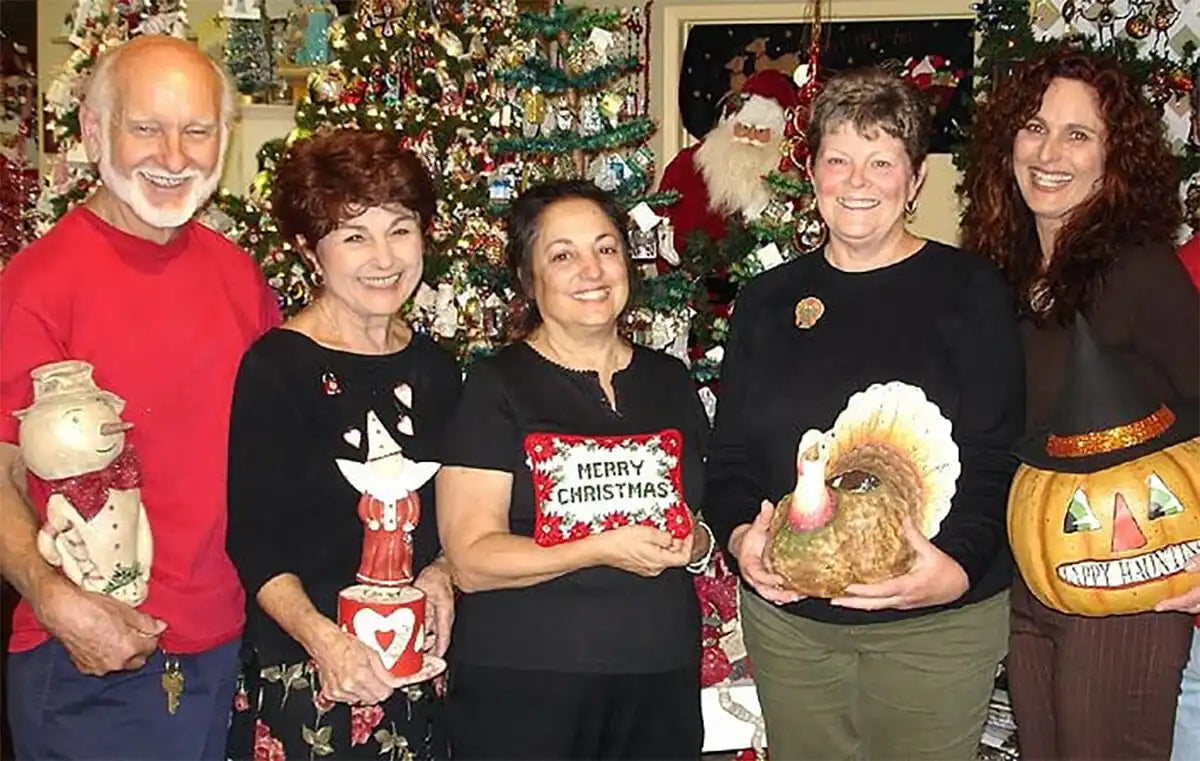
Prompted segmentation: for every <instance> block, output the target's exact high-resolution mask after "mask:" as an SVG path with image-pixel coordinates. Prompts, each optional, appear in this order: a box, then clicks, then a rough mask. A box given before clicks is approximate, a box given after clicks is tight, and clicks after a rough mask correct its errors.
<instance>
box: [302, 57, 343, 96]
mask: <svg viewBox="0 0 1200 761" xmlns="http://www.w3.org/2000/svg"><path fill="white" fill-rule="evenodd" d="M308 82H309V84H308V87H309V91H310V92H312V94H313V95H314V96H315V97H316V99H317V100H318V101H319V102H322V103H333V102H336V101H337V99H338V96H340V95H341V94H342V89H343V88H344V87H345V85H346V75H345V74H344V73H343V72H342V70H341V68H340V67H337V66H328V67H323V68H321V69H318V70H317V71H314V72H313V73H312V74H309V75H308Z"/></svg>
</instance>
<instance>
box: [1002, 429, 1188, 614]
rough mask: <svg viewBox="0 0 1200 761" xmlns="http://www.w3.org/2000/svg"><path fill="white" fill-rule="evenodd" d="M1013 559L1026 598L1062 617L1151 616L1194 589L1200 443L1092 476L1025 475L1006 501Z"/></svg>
mask: <svg viewBox="0 0 1200 761" xmlns="http://www.w3.org/2000/svg"><path fill="white" fill-rule="evenodd" d="M1008 530H1009V536H1010V537H1011V540H1012V549H1013V556H1014V557H1015V558H1016V561H1017V566H1018V567H1019V568H1020V569H1021V576H1022V578H1024V580H1025V584H1026V585H1027V586H1028V587H1029V589H1030V591H1032V592H1033V593H1034V595H1036V596H1037V598H1038V599H1039V600H1041V601H1042V603H1043V604H1045V605H1048V606H1049V607H1051V608H1054V609H1055V610H1060V611H1063V612H1066V613H1076V614H1080V615H1085V616H1106V615H1112V614H1116V613H1140V612H1142V611H1147V610H1152V609H1153V608H1154V605H1155V603H1157V602H1159V601H1161V600H1164V599H1166V598H1168V597H1174V596H1176V595H1180V594H1183V593H1184V592H1186V591H1188V590H1189V589H1191V588H1192V587H1193V586H1195V585H1196V584H1197V580H1196V579H1195V578H1194V577H1193V576H1192V575H1189V574H1187V573H1184V570H1183V567H1184V565H1185V564H1186V563H1187V561H1188V559H1189V558H1190V557H1191V556H1192V555H1195V554H1198V553H1200V439H1192V440H1190V441H1185V442H1183V443H1180V444H1176V445H1175V446H1172V447H1169V448H1167V449H1165V450H1163V451H1161V452H1154V453H1151V454H1148V455H1146V456H1145V457H1140V458H1138V459H1136V460H1134V461H1133V462H1129V463H1124V464H1122V465H1117V466H1114V467H1111V468H1106V469H1104V470H1101V471H1099V472H1097V473H1058V472H1054V471H1048V470H1041V469H1039V468H1033V467H1030V466H1028V465H1022V466H1021V467H1020V469H1018V470H1017V476H1016V478H1015V479H1014V480H1013V485H1012V489H1011V491H1010V492H1009V501H1008Z"/></svg>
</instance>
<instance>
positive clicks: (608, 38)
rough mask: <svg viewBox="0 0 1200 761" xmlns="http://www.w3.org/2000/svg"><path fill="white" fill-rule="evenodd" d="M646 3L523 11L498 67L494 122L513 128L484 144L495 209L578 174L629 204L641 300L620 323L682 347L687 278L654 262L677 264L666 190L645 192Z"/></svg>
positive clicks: (638, 334) (650, 159)
mask: <svg viewBox="0 0 1200 761" xmlns="http://www.w3.org/2000/svg"><path fill="white" fill-rule="evenodd" d="M647 31H648V19H647V16H646V9H644V8H641V7H631V8H625V9H620V10H616V9H606V10H601V9H592V8H583V7H575V6H568V5H566V4H564V3H562V2H556V3H554V4H553V5H552V7H551V8H550V10H549V11H548V12H547V13H544V14H539V13H523V14H521V17H520V20H519V22H518V24H517V33H518V35H519V37H520V38H521V40H522V42H521V43H520V44H519V46H518V49H519V52H520V57H519V59H518V60H517V61H515V62H514V64H513V65H511V66H509V67H508V68H506V69H504V70H502V71H500V72H498V73H497V75H496V79H497V80H498V82H500V83H501V84H502V85H503V87H504V99H503V103H504V105H503V106H502V107H501V109H500V111H499V112H497V113H496V114H494V115H493V118H492V122H493V125H494V126H497V127H500V128H502V129H503V130H505V131H509V132H514V134H510V135H509V136H507V137H503V138H499V139H493V140H492V141H491V142H490V148H491V153H492V155H493V156H494V157H495V161H496V166H495V167H494V168H493V170H492V174H491V182H490V185H489V202H490V204H491V207H492V210H493V211H494V212H495V213H500V212H502V211H503V207H504V204H505V203H506V202H507V201H508V200H509V199H510V198H511V197H513V196H514V195H515V194H517V193H518V192H520V191H522V190H524V189H525V188H527V187H529V186H530V185H533V184H536V183H538V182H542V181H544V180H547V179H549V178H551V177H555V178H562V177H583V178H586V179H589V180H591V181H592V182H594V183H595V184H596V185H597V186H599V187H600V188H602V189H604V190H607V191H610V192H612V193H613V194H614V195H615V196H616V197H617V199H618V201H619V202H620V204H621V205H622V206H623V207H624V208H625V209H627V210H630V211H631V212H632V213H631V219H632V225H631V229H630V230H629V234H630V240H631V244H632V252H631V255H632V258H633V261H634V262H635V263H640V265H641V267H640V269H641V270H642V275H643V285H644V286H645V287H644V288H643V289H641V294H640V301H639V304H638V306H637V308H636V309H634V310H632V312H631V314H630V323H629V324H628V325H626V326H624V327H625V328H626V329H628V330H629V331H630V332H631V333H632V334H633V335H634V337H635V338H636V339H637V340H639V341H640V342H642V343H646V344H649V345H651V346H653V347H654V348H659V349H671V350H672V351H674V352H675V353H676V354H678V355H679V356H683V355H684V353H685V351H686V345H687V337H688V329H689V322H690V319H689V318H690V307H689V306H688V301H689V298H690V291H691V281H690V280H689V279H688V278H687V277H686V276H684V275H683V273H677V274H673V275H670V276H667V277H662V278H660V277H658V274H659V273H658V271H657V268H656V266H655V262H656V260H658V259H659V258H663V259H666V260H667V261H673V262H676V263H678V261H679V259H678V256H677V255H676V253H675V250H674V244H673V237H674V235H673V231H672V229H671V224H670V221H669V220H668V219H667V218H666V217H663V216H661V215H660V213H659V212H661V211H662V210H663V209H664V208H665V207H667V206H669V205H670V204H671V203H673V202H674V201H675V199H676V194H674V193H658V194H655V193H652V192H651V191H652V190H653V181H654V174H655V157H654V154H653V152H652V151H651V149H650V147H649V145H647V142H648V140H649V139H650V137H651V135H652V134H653V133H654V130H655V123H654V121H653V120H652V119H651V118H650V116H649V115H648V114H649V107H648V98H649V83H648V81H647V73H648V68H647V65H646V64H647V61H646V55H647V53H648V47H649V46H648V44H647V37H646V35H647Z"/></svg>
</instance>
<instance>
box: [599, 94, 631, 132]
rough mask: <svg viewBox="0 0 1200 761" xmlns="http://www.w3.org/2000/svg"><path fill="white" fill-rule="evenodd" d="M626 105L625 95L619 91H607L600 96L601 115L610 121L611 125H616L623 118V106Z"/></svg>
mask: <svg viewBox="0 0 1200 761" xmlns="http://www.w3.org/2000/svg"><path fill="white" fill-rule="evenodd" d="M623 105H625V97H624V96H623V95H621V93H618V92H612V91H609V92H606V93H604V94H603V95H601V96H600V103H599V109H600V115H601V116H602V117H604V119H606V120H607V121H608V124H609V126H611V127H616V126H617V124H618V123H619V122H620V120H621V107H622V106H623Z"/></svg>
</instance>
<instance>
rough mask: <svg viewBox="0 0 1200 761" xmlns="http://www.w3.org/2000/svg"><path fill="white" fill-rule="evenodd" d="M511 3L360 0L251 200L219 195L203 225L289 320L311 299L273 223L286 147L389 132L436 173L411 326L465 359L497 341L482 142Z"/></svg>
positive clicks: (499, 266)
mask: <svg viewBox="0 0 1200 761" xmlns="http://www.w3.org/2000/svg"><path fill="white" fill-rule="evenodd" d="M516 19H517V9H516V3H515V0H467V2H461V3H459V2H456V3H441V4H439V3H431V2H425V1H422V2H417V1H416V0H412V1H411V2H398V1H397V0H362V2H360V3H359V4H358V7H357V9H356V11H355V15H354V17H353V18H348V19H345V20H344V21H343V22H339V24H336V25H334V26H333V27H331V31H330V35H331V40H332V47H333V51H334V54H335V56H336V60H334V61H333V62H332V63H330V64H329V65H327V66H323V67H320V68H318V69H316V70H314V71H313V72H312V73H311V74H310V75H309V79H308V90H307V95H306V96H305V97H304V98H303V99H302V100H301V102H300V103H298V104H297V107H296V127H295V129H294V130H293V131H292V133H291V134H290V135H289V136H288V138H287V140H282V141H275V142H272V143H267V144H266V145H264V146H263V147H262V149H261V150H260V151H259V161H260V168H261V171H260V172H259V174H258V175H257V177H256V178H255V181H254V186H253V187H252V188H251V191H250V193H249V195H248V197H246V198H238V197H234V196H230V195H227V194H226V195H222V196H221V197H219V198H218V199H217V203H216V204H215V209H214V210H212V211H211V212H210V215H209V219H210V221H211V222H212V223H213V224H214V225H215V226H217V227H219V228H222V229H224V230H225V231H226V232H227V234H230V235H231V236H232V237H235V238H236V239H237V240H238V241H239V242H240V243H241V244H242V245H243V246H244V247H245V248H246V249H247V250H248V251H250V252H251V253H252V254H253V255H254V256H255V257H256V258H257V259H258V260H259V261H260V262H261V264H262V266H263V269H264V271H265V273H266V275H267V278H268V280H269V281H270V283H271V285H272V286H273V287H274V288H275V289H276V291H277V292H278V293H279V294H280V302H281V304H282V306H283V308H284V311H285V312H287V313H292V312H294V311H296V310H298V309H299V308H300V307H302V306H303V305H304V304H305V303H307V301H308V300H309V298H310V295H311V288H312V284H311V282H310V281H309V280H308V275H307V273H306V270H305V268H304V266H303V264H302V263H301V261H300V259H299V256H298V253H297V252H296V251H294V250H293V249H292V248H291V247H290V246H289V245H288V243H287V242H286V241H284V240H282V239H281V238H280V237H279V235H278V232H277V231H276V229H275V226H274V223H273V222H272V221H271V219H270V198H271V183H272V177H273V171H274V167H275V165H276V163H277V161H278V160H279V158H280V156H281V155H282V153H283V151H284V150H285V149H286V146H287V144H289V143H290V142H292V141H294V140H296V139H299V138H303V137H305V136H307V135H309V134H311V133H312V132H313V131H314V130H317V129H320V128H321V127H327V126H332V127H350V128H358V129H379V130H388V131H394V132H396V133H397V137H398V139H401V140H403V141H404V142H406V143H407V144H408V145H409V147H411V148H412V149H413V150H414V151H415V152H416V153H417V154H418V155H420V156H421V158H422V159H423V160H424V162H425V163H426V166H428V167H429V169H430V170H431V174H432V175H433V177H434V181H435V184H436V186H437V191H438V209H437V214H436V218H435V219H434V224H433V246H432V247H431V250H430V251H429V252H428V256H427V259H426V265H425V266H426V280H427V281H428V282H431V283H433V284H434V286H433V287H432V288H430V287H428V286H426V287H423V288H422V289H421V290H420V291H419V292H418V294H417V297H416V298H415V299H414V312H413V315H412V317H413V320H414V322H416V323H417V324H418V325H419V326H421V327H422V328H424V329H426V330H429V331H430V332H432V333H433V334H434V336H435V337H436V338H438V339H439V340H440V341H442V342H443V343H445V344H447V345H449V346H450V347H451V348H452V349H454V350H455V352H456V353H457V354H458V356H460V358H464V359H465V358H468V357H469V356H471V355H473V354H474V353H477V352H481V351H489V350H491V348H493V346H494V343H495V341H496V338H497V337H498V336H499V335H501V333H502V328H503V319H504V315H505V314H506V311H507V304H508V298H509V292H508V290H507V288H506V285H505V278H504V270H503V248H504V236H503V233H502V230H501V227H500V224H499V222H498V220H497V219H496V218H495V217H494V215H493V214H492V213H491V212H490V210H489V202H488V184H489V182H490V180H491V178H492V175H493V174H494V169H495V162H494V160H493V159H492V157H491V156H490V154H489V152H488V140H489V139H490V138H493V137H495V136H496V135H498V134H502V128H500V127H498V126H496V125H494V124H490V123H489V122H493V121H496V120H494V119H493V118H492V115H493V114H494V113H496V112H498V110H499V106H500V98H501V96H502V88H501V87H500V86H499V85H498V84H497V83H496V82H495V80H494V79H493V75H492V72H493V71H496V70H499V69H503V68H505V67H507V66H509V65H511V64H512V62H515V61H517V60H520V54H519V53H518V52H517V48H516V40H515V39H514V37H513V30H514V28H515V23H516Z"/></svg>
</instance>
